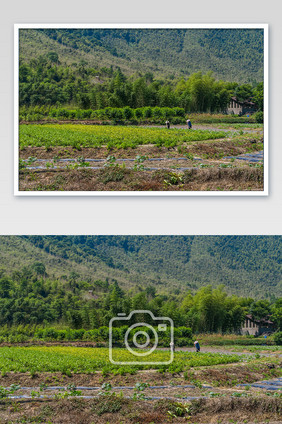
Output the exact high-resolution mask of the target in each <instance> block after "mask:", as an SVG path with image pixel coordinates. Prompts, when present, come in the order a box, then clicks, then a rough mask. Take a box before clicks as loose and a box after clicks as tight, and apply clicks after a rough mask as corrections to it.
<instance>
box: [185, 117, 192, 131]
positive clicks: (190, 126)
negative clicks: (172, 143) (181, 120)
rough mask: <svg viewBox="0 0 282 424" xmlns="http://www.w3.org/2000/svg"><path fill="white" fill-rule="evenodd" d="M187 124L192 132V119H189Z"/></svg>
mask: <svg viewBox="0 0 282 424" xmlns="http://www.w3.org/2000/svg"><path fill="white" fill-rule="evenodd" d="M186 122H187V127H188V130H190V128H192V124H191V121H190V119H189V118H188V119H187V121H186Z"/></svg>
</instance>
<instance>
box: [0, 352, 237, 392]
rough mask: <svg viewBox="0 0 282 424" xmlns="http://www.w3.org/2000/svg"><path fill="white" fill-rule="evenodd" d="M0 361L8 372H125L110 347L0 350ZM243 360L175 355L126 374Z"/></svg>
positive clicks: (126, 355)
mask: <svg viewBox="0 0 282 424" xmlns="http://www.w3.org/2000/svg"><path fill="white" fill-rule="evenodd" d="M115 355H117V357H118V358H119V359H120V361H130V359H132V355H131V354H130V352H128V351H127V350H126V349H119V348H115ZM154 355H155V356H154V360H155V361H156V362H162V361H164V360H165V359H166V358H167V353H166V352H165V351H163V350H158V351H155V352H154ZM139 358H140V362H142V361H143V362H144V361H145V362H146V361H147V359H146V358H141V357H139ZM0 360H1V366H2V367H3V368H5V369H6V370H7V372H29V371H30V369H31V368H32V369H33V371H34V372H36V373H39V372H61V373H63V374H67V375H68V373H70V370H72V372H73V373H74V374H78V373H86V374H87V373H93V372H94V371H101V370H102V369H107V370H108V373H116V374H124V371H125V370H124V369H123V368H122V367H121V366H120V365H114V364H112V363H111V362H110V360H109V351H108V349H107V348H91V349H89V348H81V347H70V346H67V347H62V346H52V347H47V346H33V347H1V350H0ZM241 360H242V358H241V357H240V356H239V355H235V354H219V353H195V352H192V353H191V352H175V361H174V362H173V364H171V365H167V366H164V365H159V364H156V365H154V364H153V365H145V364H144V365H142V363H140V364H138V365H131V366H127V368H126V372H134V371H137V370H140V369H152V368H153V369H157V370H165V371H168V372H171V373H175V372H182V371H185V370H189V368H190V367H198V366H212V365H217V364H229V363H234V362H239V361H241ZM67 370H68V372H67ZM70 375H71V373H70ZM145 387H146V385H145V384H144V383H139V384H137V385H136V387H135V392H136V393H140V392H142V391H143V390H144V389H145ZM73 390H75V389H73ZM105 393H107V394H108V393H109V394H110V393H111V387H109V386H104V388H103V394H105Z"/></svg>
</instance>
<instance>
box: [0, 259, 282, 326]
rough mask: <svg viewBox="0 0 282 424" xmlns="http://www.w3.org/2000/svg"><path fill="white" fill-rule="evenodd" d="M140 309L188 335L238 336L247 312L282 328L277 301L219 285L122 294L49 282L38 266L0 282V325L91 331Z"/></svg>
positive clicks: (102, 285)
mask: <svg viewBox="0 0 282 424" xmlns="http://www.w3.org/2000/svg"><path fill="white" fill-rule="evenodd" d="M140 309H142V310H149V311H151V312H152V313H153V314H154V315H155V316H166V317H170V318H171V319H173V321H174V325H175V326H176V327H181V326H184V327H189V328H191V329H192V331H193V332H219V331H220V332H223V333H226V332H237V331H238V330H239V328H240V327H241V324H242V322H243V320H244V317H245V314H246V313H247V312H248V313H251V314H252V315H253V316H254V317H256V318H265V317H266V316H269V315H271V316H272V319H274V320H275V322H276V324H277V326H278V327H279V328H280V327H281V325H282V303H281V298H280V299H274V298H273V300H272V302H270V301H269V300H254V299H253V298H251V297H248V298H243V297H237V296H228V295H227V293H226V292H225V290H224V287H223V286H219V287H218V288H216V289H213V288H212V287H211V286H207V287H202V288H201V289H199V290H198V291H197V292H195V293H194V294H192V293H191V291H190V290H186V291H185V292H184V293H181V294H170V295H168V294H162V295H161V294H158V292H157V288H156V287H155V286H153V285H150V286H147V287H146V288H138V290H128V291H124V290H122V289H121V288H120V286H119V285H118V283H117V282H113V283H111V284H110V283H109V281H101V280H96V281H91V282H89V281H84V280H82V279H81V278H80V276H79V275H78V274H76V273H75V272H72V273H71V274H70V276H69V277H68V278H66V279H56V280H53V279H50V278H48V277H47V276H46V268H45V266H44V264H43V263H41V262H34V263H33V264H32V265H31V266H30V267H24V268H22V269H20V270H17V271H14V272H13V273H12V276H11V277H8V276H7V275H5V274H4V273H2V275H1V278H0V326H4V325H6V326H7V325H8V326H11V325H13V326H18V325H44V326H46V325H50V324H51V325H54V324H55V325H58V324H59V325H63V326H64V325H65V326H69V327H70V328H74V329H79V328H84V329H93V328H100V327H103V326H107V325H108V323H109V321H110V319H111V318H113V317H115V316H117V314H118V313H121V312H122V313H126V314H127V315H129V313H130V312H131V311H132V310H140ZM137 322H138V321H137ZM121 325H122V323H121Z"/></svg>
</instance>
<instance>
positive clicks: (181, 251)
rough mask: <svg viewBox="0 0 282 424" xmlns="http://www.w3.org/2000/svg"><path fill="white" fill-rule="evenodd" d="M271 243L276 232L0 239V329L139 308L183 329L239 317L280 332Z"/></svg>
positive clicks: (229, 327)
mask: <svg viewBox="0 0 282 424" xmlns="http://www.w3.org/2000/svg"><path fill="white" fill-rule="evenodd" d="M280 246H281V237H279V236H277V237H274V236H1V249H0V252H1V269H0V326H2V327H3V326H19V325H23V326H25V325H28V326H41V327H42V326H43V327H46V326H47V327H48V326H49V327H50V325H55V326H57V327H58V326H60V327H64V326H65V327H69V328H73V329H81V328H84V329H86V330H89V329H98V328H101V327H104V326H107V325H108V322H109V320H110V319H111V318H112V317H114V316H116V315H117V314H118V313H120V312H123V313H126V314H129V313H130V311H132V310H135V309H144V310H150V311H151V312H152V313H153V314H154V315H155V316H168V317H170V318H172V319H173V320H174V324H175V326H176V327H186V328H187V327H188V328H191V329H192V332H219V331H220V332H224V333H228V332H237V331H238V329H239V328H240V326H241V323H242V321H243V320H244V317H245V314H246V313H251V314H252V315H253V316H254V317H256V318H264V317H265V316H270V315H271V317H272V319H273V320H274V321H275V322H276V325H277V327H278V328H281V325H282V304H281V297H280V298H279V296H280V295H279V292H278V288H279V284H277V282H280V288H281V252H280ZM103 273H104V275H107V277H106V278H98V276H99V275H100V276H101V275H102V274H103ZM192 275H193V276H194V278H193V279H190V278H189V276H190V277H192ZM234 275H237V276H239V277H238V280H237V282H236V284H234V281H232V279H233V278H234ZM125 276H127V281H126V279H125ZM138 276H139V278H137V277H138ZM119 277H121V278H120V279H119ZM216 277H217V278H216ZM213 278H214V284H213V285H211V284H209V282H210V280H211V279H213ZM119 280H120V281H119ZM223 280H225V286H226V287H224V285H223V284H220V283H222V281H223ZM251 287H252V288H253V290H251ZM271 288H272V290H271ZM246 289H247V290H246ZM235 293H237V295H235ZM258 295H259V297H260V298H261V299H256V297H257V296H258ZM266 296H268V297H269V298H268V299H266ZM5 328H6V327H5ZM33 328H34V330H32V331H35V327H33ZM1 331H2V330H1ZM5 331H6V330H5ZM5 331H4V332H5ZM26 331H27V330H25V332H26Z"/></svg>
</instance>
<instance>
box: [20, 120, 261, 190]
mask: <svg viewBox="0 0 282 424" xmlns="http://www.w3.org/2000/svg"><path fill="white" fill-rule="evenodd" d="M19 145H20V163H19V169H20V184H19V189H20V190H22V191H29V190H32V191H210V190H212V191H214V190H215V191H233V190H234V191H238V190H239V191H245V190H251V191H253V190H254V191H260V190H263V133H262V126H261V125H259V124H243V123H237V124H233V126H232V124H229V123H224V122H223V123H217V124H213V125H203V124H199V125H194V126H193V129H192V130H188V129H187V128H185V126H181V125H175V126H172V127H171V128H170V129H167V128H164V127H160V126H150V127H148V126H147V127H146V126H120V125H92V124H91V122H86V123H83V124H82V123H73V124H65V123H62V124H29V125H27V124H22V125H20V128H19Z"/></svg>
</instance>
